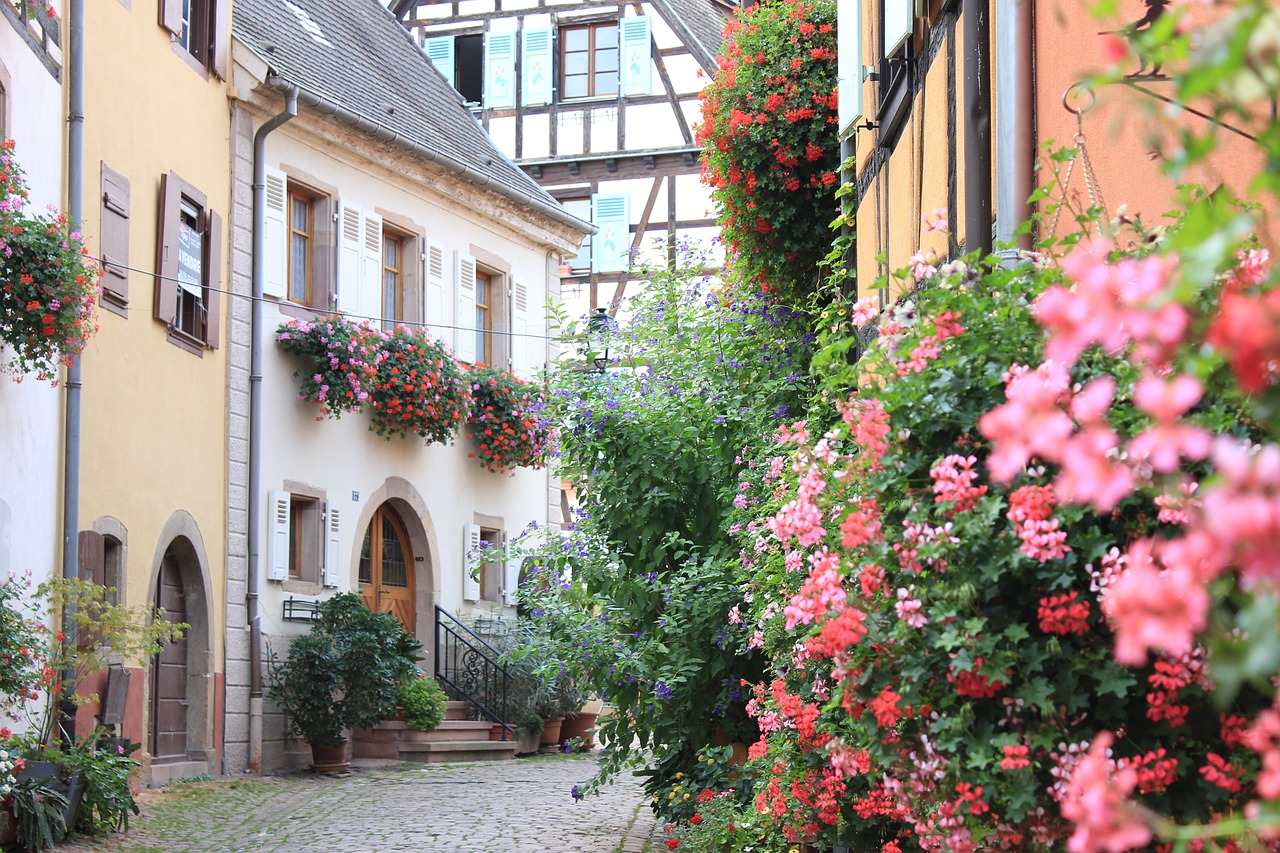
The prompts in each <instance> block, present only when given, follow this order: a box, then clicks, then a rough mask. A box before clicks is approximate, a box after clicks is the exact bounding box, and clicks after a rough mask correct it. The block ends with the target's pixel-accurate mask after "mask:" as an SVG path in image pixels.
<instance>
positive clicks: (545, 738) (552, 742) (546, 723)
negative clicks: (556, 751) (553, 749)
mask: <svg viewBox="0 0 1280 853" xmlns="http://www.w3.org/2000/svg"><path fill="white" fill-rule="evenodd" d="M563 724H564V717H553V718H552V719H550V720H543V721H542V738H541V740H539V741H538V742H539V743H541V744H542V745H543V746H559V745H560V727H561V725H563Z"/></svg>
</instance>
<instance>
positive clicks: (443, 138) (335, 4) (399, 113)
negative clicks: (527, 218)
mask: <svg viewBox="0 0 1280 853" xmlns="http://www.w3.org/2000/svg"><path fill="white" fill-rule="evenodd" d="M232 31H233V33H234V34H235V36H236V38H238V39H239V40H240V41H241V42H243V43H244V44H245V45H246V46H247V47H249V48H250V49H251V50H253V51H254V52H255V53H256V54H258V55H259V56H260V57H262V59H263V60H264V61H266V62H267V64H268V65H269V66H270V67H271V72H272V73H273V74H275V75H277V76H278V77H280V78H282V79H283V80H284V81H286V82H287V83H290V84H292V85H295V86H298V87H299V88H300V89H302V90H303V92H305V93H308V94H310V95H313V96H317V97H318V98H319V99H320V100H322V101H323V102H324V104H325V106H328V107H330V108H331V109H332V107H337V108H339V110H341V111H345V112H346V113H348V114H353V115H348V116H347V118H348V121H352V120H353V119H354V118H359V119H362V120H363V121H361V122H359V123H357V124H356V126H357V127H363V129H365V130H367V131H369V132H370V133H372V134H374V135H376V136H378V137H379V138H382V139H395V140H396V141H397V142H400V143H401V144H406V147H410V148H415V149H416V150H418V151H419V152H420V153H423V154H424V156H426V157H427V158H428V159H443V160H444V161H446V162H447V161H453V163H455V164H458V165H460V166H462V167H466V171H464V175H465V176H467V178H468V179H469V180H472V181H473V182H475V183H479V184H486V185H489V186H492V187H493V188H494V189H495V190H496V191H498V192H499V193H501V194H502V195H506V196H508V197H514V198H516V199H517V200H525V201H526V203H528V204H530V205H532V206H534V207H536V208H540V209H543V212H547V213H550V214H551V215H552V216H553V217H554V218H556V219H561V220H562V221H566V220H565V219H563V218H562V217H567V214H564V211H563V209H562V208H560V207H559V205H558V204H557V203H556V202H555V201H554V200H553V199H552V198H551V196H550V195H548V194H547V192H546V190H544V189H542V187H540V186H538V184H537V182H536V181H534V180H533V179H532V178H530V177H529V176H528V175H526V174H525V173H524V172H522V171H521V170H520V169H519V168H518V167H517V166H516V165H515V164H514V163H512V162H511V161H510V160H509V159H508V158H507V157H506V155H504V154H503V153H502V152H501V151H499V150H498V148H497V147H496V146H495V145H494V144H493V141H492V140H491V139H490V138H489V136H488V134H486V133H485V132H484V130H483V129H482V128H481V127H480V125H479V124H478V123H477V122H476V120H475V119H474V118H473V117H472V115H471V113H470V112H469V111H468V110H467V108H466V107H465V106H463V104H462V99H461V96H460V95H458V93H457V92H456V91H455V90H454V88H453V87H452V86H450V85H449V83H448V82H447V81H446V80H445V79H444V77H443V76H442V75H441V74H440V73H439V72H438V71H437V70H436V69H435V67H434V66H432V64H431V61H430V60H429V59H427V57H426V55H425V54H423V52H422V51H421V50H420V49H419V48H418V46H417V45H416V44H415V43H414V41H413V37H412V36H410V35H409V33H407V32H406V31H405V30H404V28H403V27H401V26H400V24H399V23H398V22H397V21H396V20H395V19H394V18H392V17H391V14H390V13H389V12H388V11H387V10H386V9H384V8H383V6H382V5H381V4H380V3H378V2H377V0H236V2H235V3H234V12H233V15H232ZM320 109H322V110H323V107H321V108H320ZM366 123H367V125H366ZM370 125H371V126H370ZM432 155H435V156H432ZM455 171H462V170H459V169H457V168H455ZM567 219H568V221H571V222H577V220H576V219H573V218H572V217H567ZM587 227H589V226H587Z"/></svg>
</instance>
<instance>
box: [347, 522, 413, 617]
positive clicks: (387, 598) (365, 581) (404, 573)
mask: <svg viewBox="0 0 1280 853" xmlns="http://www.w3.org/2000/svg"><path fill="white" fill-rule="evenodd" d="M416 574H417V572H416V565H415V560H414V553H413V543H412V541H411V540H410V538H409V532H408V529H407V528H406V527H405V523H404V519H402V518H401V517H400V513H399V512H398V511H397V510H396V507H395V505H394V504H393V503H392V502H390V501H388V502H386V503H383V504H382V505H381V506H379V507H378V508H377V509H376V510H374V513H373V518H372V519H370V520H369V524H368V526H367V527H366V528H365V532H364V540H363V542H362V543H361V545H360V566H359V574H358V576H357V579H358V581H359V583H360V597H361V598H362V599H363V600H364V603H365V606H366V607H368V608H369V609H370V610H373V611H375V612H377V613H390V614H391V615H392V616H394V617H396V619H397V620H398V621H399V622H400V624H401V625H403V626H404V628H405V630H406V631H408V632H409V633H411V634H412V633H414V632H415V630H416V628H417V597H416V591H415V587H416V584H415V579H416Z"/></svg>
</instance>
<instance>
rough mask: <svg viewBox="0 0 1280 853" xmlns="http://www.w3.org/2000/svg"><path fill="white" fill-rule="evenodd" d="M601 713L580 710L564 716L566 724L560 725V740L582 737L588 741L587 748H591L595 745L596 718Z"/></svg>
mask: <svg viewBox="0 0 1280 853" xmlns="http://www.w3.org/2000/svg"><path fill="white" fill-rule="evenodd" d="M598 716H599V714H592V713H588V712H586V711H579V712H578V713H576V714H569V715H568V716H566V717H565V718H564V724H563V725H561V726H560V741H561V742H562V743H563V742H564V741H566V740H573V739H574V738H582V739H583V740H584V741H586V744H587V748H588V749H591V748H592V747H593V746H594V745H595V738H594V733H595V725H596V718H597V717H598Z"/></svg>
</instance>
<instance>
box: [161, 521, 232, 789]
mask: <svg viewBox="0 0 1280 853" xmlns="http://www.w3.org/2000/svg"><path fill="white" fill-rule="evenodd" d="M152 566H153V567H152V574H151V577H152V581H151V584H152V585H151V590H150V594H149V595H148V600H149V601H152V602H155V603H156V604H158V605H160V606H161V607H163V608H165V612H166V618H168V619H169V620H170V621H180V622H186V623H187V624H188V625H189V626H190V627H189V628H188V629H187V631H186V632H185V634H184V636H183V639H181V640H179V641H176V642H173V643H168V644H166V645H165V647H164V648H163V649H162V650H161V652H160V654H159V655H157V656H156V657H155V658H154V659H153V660H152V662H151V664H152V665H151V672H150V673H148V676H149V677H148V678H147V679H146V684H147V688H148V690H147V693H148V696H147V701H146V703H145V707H146V716H147V737H146V741H145V743H146V745H147V749H148V751H149V752H150V753H151V784H153V785H161V784H164V783H166V782H169V781H172V780H173V779H177V778H181V777H182V776H191V775H196V774H199V773H209V772H212V771H213V770H214V769H215V768H216V766H217V761H216V753H215V741H214V717H215V716H216V713H215V708H214V705H215V696H214V693H215V687H214V672H213V657H214V656H213V646H212V636H213V635H212V624H213V615H212V606H213V597H212V585H211V583H210V578H209V566H208V557H207V555H206V552H205V549H204V543H203V541H202V539H201V537H200V530H199V528H198V527H197V525H196V523H195V519H194V518H192V517H191V515H190V514H188V513H186V512H182V511H179V512H176V513H174V514H173V516H171V517H170V518H169V521H168V522H167V523H166V524H165V527H164V531H163V532H162V534H161V537H160V540H159V542H158V543H157V547H156V554H155V558H154V561H153V564H152Z"/></svg>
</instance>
